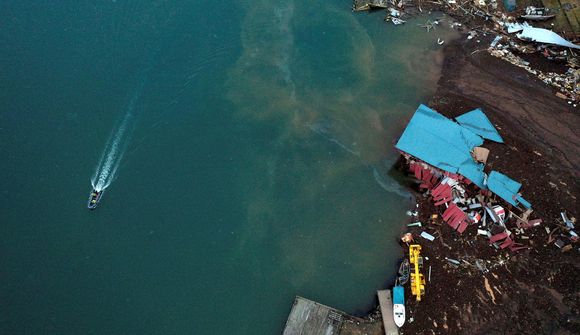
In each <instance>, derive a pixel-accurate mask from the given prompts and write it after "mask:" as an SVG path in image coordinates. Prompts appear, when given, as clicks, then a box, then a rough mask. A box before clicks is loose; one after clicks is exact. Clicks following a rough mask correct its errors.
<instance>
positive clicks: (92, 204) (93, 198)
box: [87, 189, 104, 210]
mask: <svg viewBox="0 0 580 335" xmlns="http://www.w3.org/2000/svg"><path fill="white" fill-rule="evenodd" d="M103 192H104V191H100V192H97V191H96V190H94V189H93V190H92V191H91V193H90V194H89V201H88V202H87V208H88V209H90V210H93V209H95V208H97V205H98V204H99V202H100V201H101V198H102V197H103Z"/></svg>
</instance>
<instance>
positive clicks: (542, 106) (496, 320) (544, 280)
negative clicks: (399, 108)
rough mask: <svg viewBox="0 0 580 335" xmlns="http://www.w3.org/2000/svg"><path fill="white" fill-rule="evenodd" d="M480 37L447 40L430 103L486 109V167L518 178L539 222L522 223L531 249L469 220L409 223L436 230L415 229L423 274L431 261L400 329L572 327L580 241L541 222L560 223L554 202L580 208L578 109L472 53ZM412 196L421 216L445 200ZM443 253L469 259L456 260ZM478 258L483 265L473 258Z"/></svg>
mask: <svg viewBox="0 0 580 335" xmlns="http://www.w3.org/2000/svg"><path fill="white" fill-rule="evenodd" d="M483 43H484V42H483V41H481V42H480V43H479V44H476V42H475V41H468V40H466V39H460V40H457V41H455V42H452V43H450V44H449V45H447V46H445V49H444V53H445V60H444V65H443V71H442V76H441V79H440V80H439V83H438V89H437V92H436V93H435V95H434V96H433V98H432V100H431V101H430V103H429V106H430V107H432V108H434V109H435V110H437V111H438V112H440V113H442V114H444V115H446V116H448V117H456V116H458V115H460V114H462V113H465V112H467V111H470V110H472V109H474V108H477V107H481V108H482V109H483V110H484V112H485V113H486V115H487V116H488V117H489V119H490V120H491V121H492V123H494V124H495V125H496V127H497V128H498V130H499V132H500V134H501V135H502V137H503V138H504V141H505V144H498V143H492V142H488V141H486V144H485V145H484V146H485V147H487V148H488V149H490V150H491V152H490V157H489V160H488V162H487V167H488V169H489V168H493V169H495V170H498V171H501V172H502V173H505V174H507V175H508V176H510V177H511V178H513V179H515V180H517V181H519V182H521V183H522V185H523V186H522V190H521V191H522V193H523V196H524V197H525V198H526V199H528V200H529V201H530V202H531V203H532V205H533V209H534V212H533V214H532V217H533V218H541V219H543V223H542V224H541V226H539V227H535V228H531V229H529V230H527V231H526V237H528V238H529V239H526V240H523V242H524V244H525V245H529V246H530V248H529V249H528V250H525V251H521V252H519V253H513V252H510V251H507V250H502V251H498V250H496V249H494V248H493V247H491V246H490V245H489V242H488V240H487V239H484V238H482V237H477V236H476V227H474V226H470V227H469V228H468V229H467V230H466V232H464V233H463V234H458V233H457V232H455V231H454V230H453V229H451V228H450V227H449V226H448V225H446V224H444V223H442V222H441V221H440V219H439V221H437V220H435V221H434V222H433V221H431V223H430V224H428V225H427V227H422V228H412V229H410V231H411V232H413V233H414V235H415V236H418V234H419V233H420V231H421V230H426V231H428V232H430V233H432V234H433V235H435V236H437V238H436V239H435V241H433V242H429V241H427V240H425V239H422V238H420V237H416V241H419V243H420V244H421V245H422V246H423V255H424V256H426V257H427V258H428V259H429V260H428V261H427V262H426V264H425V265H426V267H425V271H424V273H425V272H426V270H427V268H428V267H429V266H431V281H430V282H427V285H426V294H425V296H424V298H423V300H422V301H421V302H416V301H415V298H414V297H412V296H408V297H407V309H408V315H407V316H408V320H407V323H406V324H405V326H404V327H403V328H402V329H401V332H402V333H403V334H579V333H580V290H579V289H580V285H579V284H578V280H577V278H580V263H579V262H578V259H579V258H578V256H579V247H580V245H578V243H572V246H573V248H572V250H570V251H568V252H562V251H561V250H560V249H559V248H558V247H556V246H555V245H554V244H553V241H552V242H550V243H548V233H547V232H546V230H545V228H544V227H548V228H549V229H550V231H553V230H554V229H555V228H556V227H559V226H561V223H560V222H558V219H559V217H560V212H561V211H567V212H568V214H569V215H570V216H574V217H577V214H578V213H577V210H578V208H580V206H579V203H578V196H579V195H580V194H579V193H580V192H579V190H580V189H579V187H580V186H579V182H578V175H579V172H578V168H577V167H578V164H579V163H580V149H579V148H580V137H579V136H578V131H577V129H579V128H580V116H579V115H578V110H577V108H574V107H572V106H571V105H568V104H567V103H566V101H564V100H562V99H559V98H557V97H556V96H555V95H554V93H553V90H552V89H551V88H550V87H548V86H547V85H546V84H544V83H543V82H541V81H540V80H538V79H537V78H535V77H533V76H531V75H530V74H529V73H528V72H526V71H525V70H523V69H521V68H517V67H515V66H513V65H511V64H509V63H507V62H505V61H503V60H501V59H498V58H495V57H493V56H491V55H489V54H488V53H487V52H474V51H476V50H478V49H481V45H480V44H483ZM540 61H544V60H540ZM546 61H547V60H546ZM545 66H549V64H548V65H545ZM417 202H418V211H419V213H420V214H419V221H421V222H423V223H428V222H430V216H431V214H434V213H438V214H439V217H440V216H441V212H442V209H440V208H435V207H434V206H433V203H432V201H431V199H429V198H428V197H425V196H422V195H418V196H417ZM404 247H405V248H406V246H404ZM445 257H449V258H453V259H462V260H465V261H466V262H463V261H462V265H461V266H459V267H456V266H453V265H451V264H450V263H448V262H447V261H446V260H445ZM478 259H479V260H482V261H484V264H485V265H486V268H487V270H488V272H485V273H483V272H482V271H481V270H480V269H478V268H477V267H476V266H474V261H475V260H478ZM468 263H469V264H468ZM426 275H427V274H426ZM407 291H408V289H407ZM409 318H413V319H412V320H413V321H412V322H410V320H409Z"/></svg>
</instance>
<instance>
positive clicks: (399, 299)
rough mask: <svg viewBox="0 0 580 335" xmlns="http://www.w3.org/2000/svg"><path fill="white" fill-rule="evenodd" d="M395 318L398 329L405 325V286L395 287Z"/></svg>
mask: <svg viewBox="0 0 580 335" xmlns="http://www.w3.org/2000/svg"><path fill="white" fill-rule="evenodd" d="M393 318H394V320H395V324H396V325H397V327H399V328H400V327H403V325H404V324H405V289H404V288H403V286H399V285H397V286H394V287H393Z"/></svg>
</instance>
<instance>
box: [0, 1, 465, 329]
mask: <svg viewBox="0 0 580 335" xmlns="http://www.w3.org/2000/svg"><path fill="white" fill-rule="evenodd" d="M350 7H351V2H350V1H345V0H331V1H322V0H308V1H307V0H288V1H281V2H280V1H266V0H245V1H221V2H220V1H217V2H216V1H160V0H126V1H123V0H112V1H111V0H110V1H78V0H74V1H72V0H71V1H65V0H61V1H36V0H35V1H32V0H18V1H2V2H1V3H0V45H1V51H0V159H1V163H0V186H1V187H0V334H10V335H16V334H34V335H38V334H60V335H64V334H71V335H73V334H74V335H78V334H252V335H253V334H279V333H280V332H281V331H282V329H283V327H284V323H285V320H286V317H287V315H288V313H289V311H290V308H291V305H292V302H293V299H294V297H295V296H296V295H300V296H304V297H306V298H309V299H313V300H316V301H318V302H321V303H323V304H326V305H330V306H333V307H335V308H338V309H341V310H344V311H345V312H348V313H352V314H356V315H362V314H365V313H366V312H368V311H369V310H370V309H371V308H372V306H373V304H374V302H375V291H376V290H377V289H381V288H385V287H387V286H389V285H391V284H392V281H393V278H394V274H395V271H396V267H397V262H398V259H399V258H400V257H401V251H400V249H399V247H398V245H397V239H398V236H399V234H400V233H401V231H402V229H403V226H404V224H405V223H406V222H408V220H409V219H408V217H407V216H406V215H405V212H406V211H407V210H408V209H410V208H411V206H412V205H413V199H412V195H411V194H410V193H409V192H408V191H407V190H406V188H405V187H404V186H402V185H401V184H400V182H399V181H398V180H397V179H398V178H397V176H398V175H397V173H395V172H393V171H392V166H393V164H394V162H395V160H396V158H397V153H396V152H395V151H394V150H393V140H394V139H396V137H397V136H398V135H399V134H400V132H401V130H402V129H403V127H404V126H405V124H406V122H407V120H408V119H409V118H410V116H411V115H412V113H413V111H414V110H415V108H416V107H417V104H418V103H420V102H424V101H425V99H427V98H428V97H429V95H430V94H432V93H433V92H434V89H435V84H436V81H437V79H438V77H439V67H440V65H441V46H440V45H438V44H437V38H441V39H445V40H448V39H449V38H452V37H453V36H454V33H453V32H451V31H450V30H449V29H448V28H447V27H448V25H449V22H446V21H445V20H443V21H441V23H440V24H439V25H438V26H437V29H435V30H434V31H433V30H432V31H431V32H427V31H426V29H425V28H423V27H421V25H422V24H424V23H425V21H426V20H427V19H428V17H426V16H422V17H419V18H417V19H413V20H410V21H409V22H407V23H406V24H405V25H402V26H396V27H395V26H393V25H392V24H389V23H385V22H383V16H384V12H374V13H370V14H368V13H352V12H351V8H350ZM434 17H437V15H434V16H432V17H431V19H433V18H434ZM99 178H101V179H102V180H103V181H104V182H103V183H101V186H105V187H104V194H103V197H102V200H101V202H100V204H99V206H98V208H97V209H96V210H94V211H89V210H88V209H87V199H88V196H89V192H90V191H91V188H92V185H91V181H92V182H93V184H96V183H98V182H99V180H100V179H99Z"/></svg>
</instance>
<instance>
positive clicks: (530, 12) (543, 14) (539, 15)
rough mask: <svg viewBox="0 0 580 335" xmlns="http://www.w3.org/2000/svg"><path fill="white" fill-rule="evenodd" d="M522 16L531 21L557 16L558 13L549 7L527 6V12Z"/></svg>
mask: <svg viewBox="0 0 580 335" xmlns="http://www.w3.org/2000/svg"><path fill="white" fill-rule="evenodd" d="M520 17H521V18H522V19H524V20H530V21H546V20H549V19H552V18H554V17H556V14H553V13H552V12H551V11H550V10H549V9H548V8H537V7H534V6H529V7H527V8H526V14H525V15H522V16H520Z"/></svg>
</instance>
